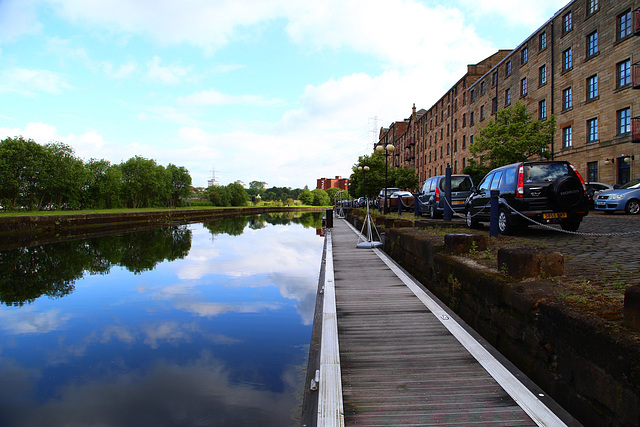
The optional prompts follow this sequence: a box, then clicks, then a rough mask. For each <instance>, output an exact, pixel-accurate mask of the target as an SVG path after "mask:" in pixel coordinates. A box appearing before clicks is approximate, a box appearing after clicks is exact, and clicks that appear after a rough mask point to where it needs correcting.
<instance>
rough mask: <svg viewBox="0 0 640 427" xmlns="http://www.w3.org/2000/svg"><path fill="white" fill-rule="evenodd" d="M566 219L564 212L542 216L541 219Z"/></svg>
mask: <svg viewBox="0 0 640 427" xmlns="http://www.w3.org/2000/svg"><path fill="white" fill-rule="evenodd" d="M566 217H567V213H566V212H552V213H546V214H542V218H544V219H554V218H566Z"/></svg>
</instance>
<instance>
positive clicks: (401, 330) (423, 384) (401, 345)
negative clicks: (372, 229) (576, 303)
mask: <svg viewBox="0 0 640 427" xmlns="http://www.w3.org/2000/svg"><path fill="white" fill-rule="evenodd" d="M356 232H357V231H356V230H354V229H353V228H352V227H351V226H350V225H349V224H347V223H346V222H345V221H343V220H341V219H337V220H336V221H335V224H334V227H333V228H332V229H331V232H330V233H329V234H330V235H329V236H328V237H329V239H330V243H329V244H330V248H329V250H328V251H327V257H331V260H327V263H326V265H327V272H326V275H325V285H324V286H325V290H324V305H325V307H324V310H325V324H323V332H322V334H323V335H322V348H321V360H323V362H321V363H322V364H321V368H320V372H321V374H322V375H321V380H320V384H319V386H320V387H319V391H320V394H319V399H320V402H319V410H318V411H319V416H318V425H319V426H320V425H322V426H326V425H338V426H339V425H346V426H355V425H358V426H383V425H384V426H389V425H396V426H430V425H438V426H442V425H447V426H473V425H477V426H535V425H543V426H563V425H567V424H569V425H574V423H573V422H569V423H566V422H565V421H563V420H562V419H561V418H559V417H558V416H557V415H556V414H555V413H554V412H552V411H551V410H550V409H548V407H547V406H545V404H543V402H542V401H541V400H540V396H542V395H543V394H542V393H534V392H532V391H530V390H529V389H528V388H527V387H525V386H524V385H523V384H522V383H521V382H520V381H519V380H518V379H517V378H516V376H514V375H513V374H512V373H511V372H510V370H509V369H507V368H505V367H504V366H503V365H502V364H501V363H499V362H498V361H497V360H496V358H495V357H494V356H493V355H492V354H491V352H490V351H488V350H487V348H486V347H485V346H484V345H483V344H480V343H478V342H477V341H476V340H475V339H474V338H473V336H472V335H470V333H469V331H468V330H467V329H465V328H466V327H465V326H464V325H462V324H461V323H462V322H460V321H459V320H458V319H457V318H456V316H455V315H454V314H452V313H451V312H450V311H449V310H448V309H446V308H443V307H442V306H441V305H439V303H438V301H437V300H436V299H435V298H433V297H432V296H431V295H430V294H429V293H428V292H426V291H425V290H423V289H422V287H421V286H420V285H419V284H417V283H416V282H415V281H414V280H413V279H412V278H411V277H409V276H408V275H406V274H405V273H404V272H403V270H402V269H400V268H398V267H397V265H395V263H394V262H393V261H391V260H390V259H389V258H388V257H387V256H386V255H385V254H384V252H382V251H380V250H378V249H356V243H357V242H358V236H357V234H356ZM329 244H328V246H329ZM329 269H332V270H333V271H329ZM331 298H335V303H333V305H332V303H331ZM327 313H328V314H327ZM327 319H329V321H328V322H327V321H326V320H327ZM332 328H333V329H334V330H336V329H337V337H334V336H332V334H333V333H335V332H332V331H331V330H332ZM336 338H337V339H336ZM331 352H339V360H338V354H335V355H333V356H332V355H331V354H329V353H331ZM334 382H338V384H335V383H334ZM538 394H539V395H540V396H539V395H538ZM340 396H341V397H342V400H340ZM541 399H542V400H545V399H547V400H550V399H548V397H542V398H541ZM333 405H338V406H337V407H333ZM342 413H343V415H344V417H343V418H342ZM563 416H564V417H565V419H566V413H565V414H563Z"/></svg>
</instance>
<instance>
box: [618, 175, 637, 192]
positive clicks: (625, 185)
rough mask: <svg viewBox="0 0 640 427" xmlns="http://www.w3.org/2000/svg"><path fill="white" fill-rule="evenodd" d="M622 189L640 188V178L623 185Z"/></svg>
mask: <svg viewBox="0 0 640 427" xmlns="http://www.w3.org/2000/svg"><path fill="white" fill-rule="evenodd" d="M620 188H622V189H627V190H630V189H635V188H640V178H636V179H634V180H632V181H629V182H627V183H626V184H624V185H621V186H620Z"/></svg>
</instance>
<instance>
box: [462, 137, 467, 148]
mask: <svg viewBox="0 0 640 427" xmlns="http://www.w3.org/2000/svg"><path fill="white" fill-rule="evenodd" d="M465 148H467V135H462V149H463V150H464V149H465Z"/></svg>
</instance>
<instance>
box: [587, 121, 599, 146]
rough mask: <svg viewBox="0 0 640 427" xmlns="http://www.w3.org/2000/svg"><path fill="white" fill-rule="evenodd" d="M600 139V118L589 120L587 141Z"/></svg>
mask: <svg viewBox="0 0 640 427" xmlns="http://www.w3.org/2000/svg"><path fill="white" fill-rule="evenodd" d="M597 140H598V119H597V118H595V119H590V120H587V142H596V141H597Z"/></svg>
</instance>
